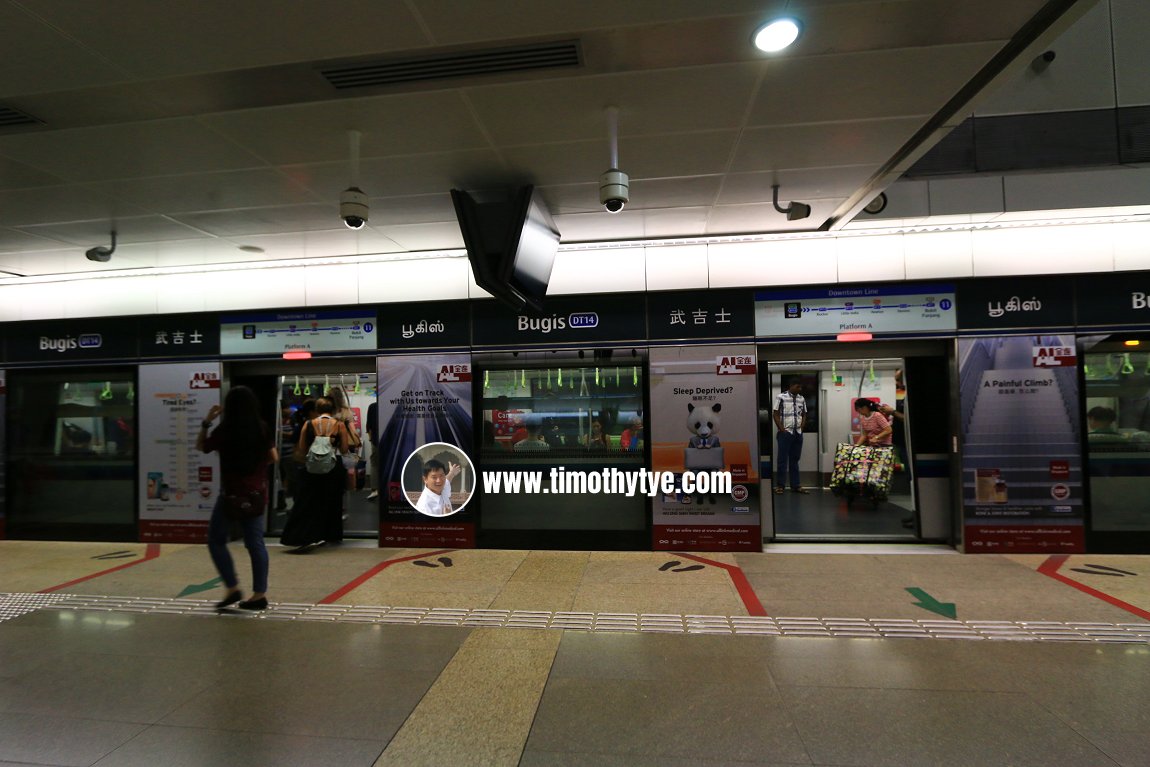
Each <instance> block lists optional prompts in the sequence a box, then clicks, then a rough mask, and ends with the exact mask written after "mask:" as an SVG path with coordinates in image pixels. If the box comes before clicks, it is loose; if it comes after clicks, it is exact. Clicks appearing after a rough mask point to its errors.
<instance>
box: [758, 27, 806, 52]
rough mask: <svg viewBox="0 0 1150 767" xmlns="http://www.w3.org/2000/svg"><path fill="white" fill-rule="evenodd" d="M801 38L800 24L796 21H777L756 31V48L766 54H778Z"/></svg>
mask: <svg viewBox="0 0 1150 767" xmlns="http://www.w3.org/2000/svg"><path fill="white" fill-rule="evenodd" d="M798 38H799V23H798V22H797V21H795V20H794V19H775V20H774V21H770V22H767V23H766V24H764V25H763V26H761V27H759V28H758V30H756V31H755V37H754V40H755V47H756V48H758V49H759V50H760V51H763V52H764V53H777V52H778V51H781V50H783V49H784V48H786V47H787V46H789V45H790V44H791V43H793V42H794V41H795V40H797V39H798Z"/></svg>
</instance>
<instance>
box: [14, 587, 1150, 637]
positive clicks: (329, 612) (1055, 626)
mask: <svg viewBox="0 0 1150 767" xmlns="http://www.w3.org/2000/svg"><path fill="white" fill-rule="evenodd" d="M8 605H12V606H13V607H12V608H11V609H12V610H13V611H14V612H13V614H11V615H7V617H16V615H22V614H24V613H26V612H31V611H32V610H36V609H40V608H49V609H54V610H93V611H103V612H132V613H150V614H167V615H200V616H206V617H221V613H219V612H217V611H216V609H215V606H214V605H215V603H214V602H213V601H211V600H199V599H158V598H148V597H109V596H80V595H75V594H52V595H43V594H0V620H3V619H4V617H5V613H4V612H3V610H4V609H5V607H6V606H8ZM16 610H19V612H15V611H16ZM223 617H228V618H243V619H247V620H281V621H334V622H338V623H400V624H408V625H418V626H456V627H461V628H474V627H491V628H533V629H569V630H581V631H598V632H631V633H638V632H644V633H664V634H728V635H732V636H733V635H758V636H781V637H828V638H872V639H889V638H896V637H898V638H908V639H967V640H999V641H1022V642H1028V641H1045V642H1101V643H1124V644H1148V643H1150V623H1061V622H1057V621H977V620H970V621H957V620H954V621H952V620H911V619H889V620H884V619H878V618H871V619H867V618H792V617H770V618H758V617H753V616H741V615H733V616H732V615H674V614H657V613H592V612H548V611H546V610H537V611H536V610H472V609H467V608H460V609H451V608H443V607H387V606H365V605H316V604H305V603H291V602H272V603H271V605H270V606H269V608H268V609H267V610H264V611H262V612H252V613H249V612H244V611H242V610H228V611H226V613H225V614H224V615H223Z"/></svg>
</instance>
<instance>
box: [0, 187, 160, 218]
mask: <svg viewBox="0 0 1150 767" xmlns="http://www.w3.org/2000/svg"><path fill="white" fill-rule="evenodd" d="M145 212H146V211H143V210H139V209H138V208H135V207H133V206H131V205H128V204H126V203H121V202H116V201H115V200H112V199H111V198H110V197H108V196H107V195H104V194H101V193H100V192H98V191H96V190H94V189H89V188H87V187H83V186H59V187H43V188H38V189H31V190H18V191H8V192H0V226H21V225H23V226H29V225H34V224H49V223H59V222H67V221H87V220H95V219H100V220H105V221H108V220H111V219H112V218H114V217H115V216H117V215H125V216H130V215H136V214H141V213H145Z"/></svg>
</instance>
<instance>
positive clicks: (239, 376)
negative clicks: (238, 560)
mask: <svg viewBox="0 0 1150 767" xmlns="http://www.w3.org/2000/svg"><path fill="white" fill-rule="evenodd" d="M224 377H225V379H226V381H227V383H228V385H229V386H235V385H245V386H249V387H251V388H252V390H253V391H255V393H256V396H257V397H258V398H259V400H260V407H261V413H262V415H263V417H264V419H265V421H267V423H268V424H269V425H271V426H272V427H273V429H275V430H276V431H277V434H278V438H277V447H278V448H279V453H280V462H279V465H278V466H276V467H275V470H274V472H273V476H272V482H271V487H272V492H271V498H270V504H269V506H270V508H269V510H268V522H267V534H268V535H269V536H271V537H275V536H278V535H280V534H281V533H282V532H283V529H284V525H285V524H287V520H288V518H289V516H290V514H291V512H292V509H293V508H294V506H295V504H296V502H297V500H298V499H299V498H300V496H301V493H300V489H301V484H302V482H303V481H304V478H303V477H302V476H301V474H302V471H303V467H302V465H301V464H300V463H299V462H298V461H296V460H295V458H294V457H293V453H294V450H295V446H296V444H297V442H298V438H299V431H300V428H301V426H302V422H303V420H304V418H305V415H304V407H305V404H306V403H308V402H309V401H311V402H312V403H314V401H315V400H316V399H317V398H319V397H321V396H325V395H329V394H330V392H331V390H332V389H336V388H338V389H339V390H340V391H342V392H343V394H344V396H345V397H346V399H347V404H348V406H349V407H350V408H351V412H352V422H353V425H354V428H355V429H356V433H357V435H358V436H359V438H360V441H361V442H362V443H363V444H362V446H361V447H360V449H359V451H358V455H357V456H356V460H355V462H354V463H352V462H350V461H349V462H348V464H349V465H348V467H347V468H348V480H347V483H348V484H347V486H348V492H347V493H346V494H345V495H344V509H343V531H344V536H345V537H347V538H376V537H378V535H379V505H378V494H377V493H376V492H374V486H373V482H372V477H371V474H372V472H371V471H370V469H369V468H368V467H369V465H370V463H369V461H370V458H371V452H372V451H373V450H374V449H375V446H374V445H372V444H371V440H370V439H369V437H368V435H367V414H368V408H369V407H370V406H371V405H372V404H374V403H375V401H376V375H375V370H374V358H372V359H364V358H349V359H324V360H307V361H278V360H277V361H263V362H237V363H231V364H229V365H227V366H226V367H225V371H224Z"/></svg>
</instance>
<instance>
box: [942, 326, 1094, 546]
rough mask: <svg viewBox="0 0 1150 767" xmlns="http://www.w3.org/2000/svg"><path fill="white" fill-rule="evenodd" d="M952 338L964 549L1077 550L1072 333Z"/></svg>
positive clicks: (1077, 430)
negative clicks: (955, 356)
mask: <svg viewBox="0 0 1150 767" xmlns="http://www.w3.org/2000/svg"><path fill="white" fill-rule="evenodd" d="M958 344H959V346H958V351H959V386H960V392H959V398H960V402H961V408H962V435H963V446H962V475H963V476H962V499H963V518H964V519H963V523H964V524H963V527H964V531H963V545H964V548H965V550H966V551H967V552H970V553H979V552H995V553H1005V552H1014V553H1030V554H1036V553H1038V554H1041V553H1054V552H1058V553H1068V554H1072V553H1079V552H1082V551H1084V550H1085V538H1084V529H1083V513H1082V512H1083V506H1082V495H1083V491H1082V479H1081V477H1082V461H1081V457H1080V450H1081V448H1080V435H1081V424H1080V422H1079V415H1078V404H1077V403H1078V360H1077V356H1076V355H1077V352H1076V348H1075V343H1074V337H1073V336H1071V335H1039V336H1010V337H1005V336H1000V337H992V338H960V339H959V341H958Z"/></svg>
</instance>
